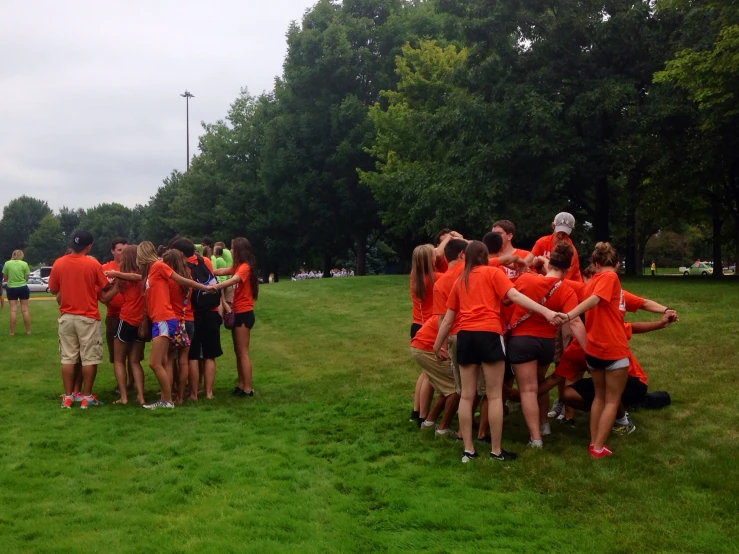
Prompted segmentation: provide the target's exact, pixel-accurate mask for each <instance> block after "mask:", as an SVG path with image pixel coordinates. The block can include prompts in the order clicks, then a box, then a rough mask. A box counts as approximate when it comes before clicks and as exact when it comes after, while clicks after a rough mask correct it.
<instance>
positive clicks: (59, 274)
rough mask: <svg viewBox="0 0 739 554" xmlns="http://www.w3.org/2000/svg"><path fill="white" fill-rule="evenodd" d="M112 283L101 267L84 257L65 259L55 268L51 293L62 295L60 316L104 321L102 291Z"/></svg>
mask: <svg viewBox="0 0 739 554" xmlns="http://www.w3.org/2000/svg"><path fill="white" fill-rule="evenodd" d="M107 284H108V281H107V279H106V277H105V275H104V274H103V269H102V266H101V265H100V263H99V262H98V261H97V260H95V259H94V258H91V257H89V256H86V255H85V254H83V253H72V254H69V255H68V256H62V257H61V258H59V259H58V260H57V261H56V262H54V265H53V266H52V270H51V275H50V276H49V289H50V290H52V291H58V292H59V294H60V300H61V302H60V304H59V312H60V313H61V314H72V315H80V316H83V317H87V318H90V319H97V320H99V319H100V310H99V309H98V300H97V298H98V290H99V289H101V288H104V287H105V286H106V285H107Z"/></svg>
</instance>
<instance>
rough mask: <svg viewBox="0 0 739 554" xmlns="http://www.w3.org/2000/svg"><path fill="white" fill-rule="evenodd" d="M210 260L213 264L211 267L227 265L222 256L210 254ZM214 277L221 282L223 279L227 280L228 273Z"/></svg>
mask: <svg viewBox="0 0 739 554" xmlns="http://www.w3.org/2000/svg"><path fill="white" fill-rule="evenodd" d="M210 261H211V263H212V264H213V269H225V268H227V267H228V264H227V263H226V260H224V259H223V258H217V257H216V256H211V257H210ZM216 279H218V282H219V283H222V282H223V281H226V280H228V279H229V276H228V275H218V276H217V277H216Z"/></svg>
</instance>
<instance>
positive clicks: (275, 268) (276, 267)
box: [267, 263, 280, 283]
mask: <svg viewBox="0 0 739 554" xmlns="http://www.w3.org/2000/svg"><path fill="white" fill-rule="evenodd" d="M272 273H274V276H275V283H276V282H277V281H279V280H280V264H277V263H276V264H274V265H273V266H272ZM267 278H269V275H268V276H267Z"/></svg>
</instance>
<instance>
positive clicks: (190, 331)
mask: <svg viewBox="0 0 739 554" xmlns="http://www.w3.org/2000/svg"><path fill="white" fill-rule="evenodd" d="M185 331H186V332H187V338H189V339H190V344H192V338H193V337H194V336H195V322H194V321H185Z"/></svg>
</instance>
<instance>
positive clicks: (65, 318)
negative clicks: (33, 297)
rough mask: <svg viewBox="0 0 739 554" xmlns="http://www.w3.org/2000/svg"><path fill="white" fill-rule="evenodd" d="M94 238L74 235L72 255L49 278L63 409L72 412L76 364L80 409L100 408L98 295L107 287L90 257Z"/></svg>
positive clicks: (84, 233) (58, 263)
mask: <svg viewBox="0 0 739 554" xmlns="http://www.w3.org/2000/svg"><path fill="white" fill-rule="evenodd" d="M92 242H93V237H92V234H91V233H89V232H88V231H75V232H74V235H73V236H72V250H73V252H72V253H71V254H69V255H68V256H62V257H61V258H59V259H57V260H56V261H55V262H54V265H53V266H52V269H51V275H49V291H50V292H51V293H52V294H58V295H59V312H60V317H59V351H60V353H61V365H62V382H63V383H64V396H63V397H62V408H71V407H72V404H73V403H74V398H73V396H72V393H73V391H74V382H75V364H77V363H78V362H79V363H81V374H82V378H83V380H84V392H83V397H82V400H81V406H80V407H81V408H83V409H86V408H87V407H89V406H97V405H99V404H100V403H99V402H98V400H97V398H96V397H95V395H93V394H92V385H93V383H94V382H95V375H96V373H97V366H98V365H99V364H101V363H103V343H102V337H101V336H100V311H99V310H98V295H99V294H100V291H101V290H102V289H104V288H106V287H107V286H108V280H107V279H106V278H105V275H104V274H103V269H102V267H101V265H100V264H99V263H98V262H97V260H95V259H94V258H91V257H88V254H89V253H90V248H92Z"/></svg>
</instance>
